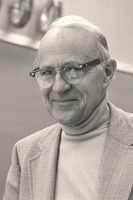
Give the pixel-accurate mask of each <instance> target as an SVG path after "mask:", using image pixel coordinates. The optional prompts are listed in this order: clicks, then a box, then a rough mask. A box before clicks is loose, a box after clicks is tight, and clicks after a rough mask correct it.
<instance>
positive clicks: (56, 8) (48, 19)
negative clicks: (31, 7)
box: [39, 0, 62, 33]
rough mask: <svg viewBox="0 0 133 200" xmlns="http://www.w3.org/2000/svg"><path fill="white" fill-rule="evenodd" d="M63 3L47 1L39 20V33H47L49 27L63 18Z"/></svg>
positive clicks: (52, 0)
mask: <svg viewBox="0 0 133 200" xmlns="http://www.w3.org/2000/svg"><path fill="white" fill-rule="evenodd" d="M61 10H62V9H61V1H59V0H58V1H54V0H47V2H46V3H45V5H44V7H43V9H42V11H41V14H40V19H39V31H40V32H41V33H45V32H46V31H47V30H48V28H49V25H50V24H51V23H52V22H53V21H54V20H55V19H57V18H59V17H60V16H61Z"/></svg>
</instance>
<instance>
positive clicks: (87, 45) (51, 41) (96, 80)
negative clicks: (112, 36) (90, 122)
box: [40, 28, 105, 126]
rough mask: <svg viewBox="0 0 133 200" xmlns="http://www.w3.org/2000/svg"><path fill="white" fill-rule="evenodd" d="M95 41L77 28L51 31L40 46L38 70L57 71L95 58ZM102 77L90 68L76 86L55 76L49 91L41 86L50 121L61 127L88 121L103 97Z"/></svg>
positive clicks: (101, 74)
mask: <svg viewBox="0 0 133 200" xmlns="http://www.w3.org/2000/svg"><path fill="white" fill-rule="evenodd" d="M97 58H98V56H97V51H96V41H95V38H94V36H93V35H92V34H91V33H90V35H87V33H86V32H83V31H81V30H79V29H72V28H63V29H53V30H50V32H49V33H47V34H46V35H45V37H44V38H43V40H42V43H41V46H40V68H45V67H50V66H54V67H55V68H56V69H60V68H61V67H62V66H63V65H64V64H66V63H69V62H76V63H81V64H82V63H86V62H89V61H92V60H94V59H97ZM104 79H105V75H104V72H103V71H102V70H100V69H99V68H98V67H97V66H93V67H92V68H90V69H89V70H88V72H87V73H86V74H85V76H83V79H81V80H80V81H79V82H78V83H77V84H69V83H68V82H66V81H65V80H64V79H63V77H62V75H61V74H56V76H55V82H54V84H53V85H52V86H51V87H50V88H47V89H46V88H43V87H40V91H41V94H42V97H43V100H44V103H45V105H46V107H47V109H48V111H49V113H50V114H51V115H52V116H53V118H54V119H55V120H56V121H57V122H59V123H61V124H64V125H67V126H76V125H78V124H80V123H82V122H83V121H84V120H85V119H86V118H88V117H89V116H90V115H91V114H92V113H93V111H94V109H95V108H96V107H97V105H98V104H99V103H100V101H101V100H102V98H103V96H104V95H105V88H104V87H103V85H104Z"/></svg>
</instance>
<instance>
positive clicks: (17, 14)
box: [9, 0, 33, 28]
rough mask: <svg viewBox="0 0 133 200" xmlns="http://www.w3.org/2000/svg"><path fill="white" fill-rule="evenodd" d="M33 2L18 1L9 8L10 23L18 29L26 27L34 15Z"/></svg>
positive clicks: (28, 0)
mask: <svg viewBox="0 0 133 200" xmlns="http://www.w3.org/2000/svg"><path fill="white" fill-rule="evenodd" d="M32 7H33V0H17V1H16V2H15V3H14V4H13V5H12V6H10V7H9V20H10V23H11V24H12V25H13V26H14V27H16V28H22V27H24V26H25V25H26V24H27V23H28V21H29V19H30V17H31V13H32Z"/></svg>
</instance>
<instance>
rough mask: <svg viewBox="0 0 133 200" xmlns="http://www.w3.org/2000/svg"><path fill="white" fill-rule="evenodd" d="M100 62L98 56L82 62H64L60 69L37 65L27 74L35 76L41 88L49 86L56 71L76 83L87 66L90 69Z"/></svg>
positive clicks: (82, 75) (68, 81)
mask: <svg viewBox="0 0 133 200" xmlns="http://www.w3.org/2000/svg"><path fill="white" fill-rule="evenodd" d="M100 63H101V61H100V59H99V58H98V59H95V60H92V61H90V62H87V63H84V64H79V63H76V62H70V63H67V64H65V65H64V66H63V67H62V68H61V69H55V67H51V66H48V67H45V68H44V69H43V68H42V69H40V68H39V67H37V68H35V69H34V70H32V71H31V72H30V73H29V74H30V76H31V77H36V79H37V81H38V83H39V85H40V86H42V87H43V88H49V87H51V86H52V85H53V84H54V81H55V76H56V74H57V73H60V74H61V75H62V77H63V79H64V80H65V81H66V82H67V83H69V84H77V83H78V82H80V80H81V79H82V78H83V77H84V76H85V75H86V73H88V67H89V69H90V67H92V66H96V65H99V64H100Z"/></svg>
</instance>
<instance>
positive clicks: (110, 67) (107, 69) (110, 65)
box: [104, 60, 117, 87]
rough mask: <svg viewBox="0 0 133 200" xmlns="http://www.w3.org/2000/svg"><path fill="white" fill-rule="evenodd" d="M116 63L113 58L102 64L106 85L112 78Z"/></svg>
mask: <svg viewBox="0 0 133 200" xmlns="http://www.w3.org/2000/svg"><path fill="white" fill-rule="evenodd" d="M116 66H117V63H116V61H115V60H110V61H108V62H107V63H106V64H105V66H104V74H105V85H106V87H108V86H109V85H110V82H111V81H112V79H113V76H114V73H115V71H116Z"/></svg>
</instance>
